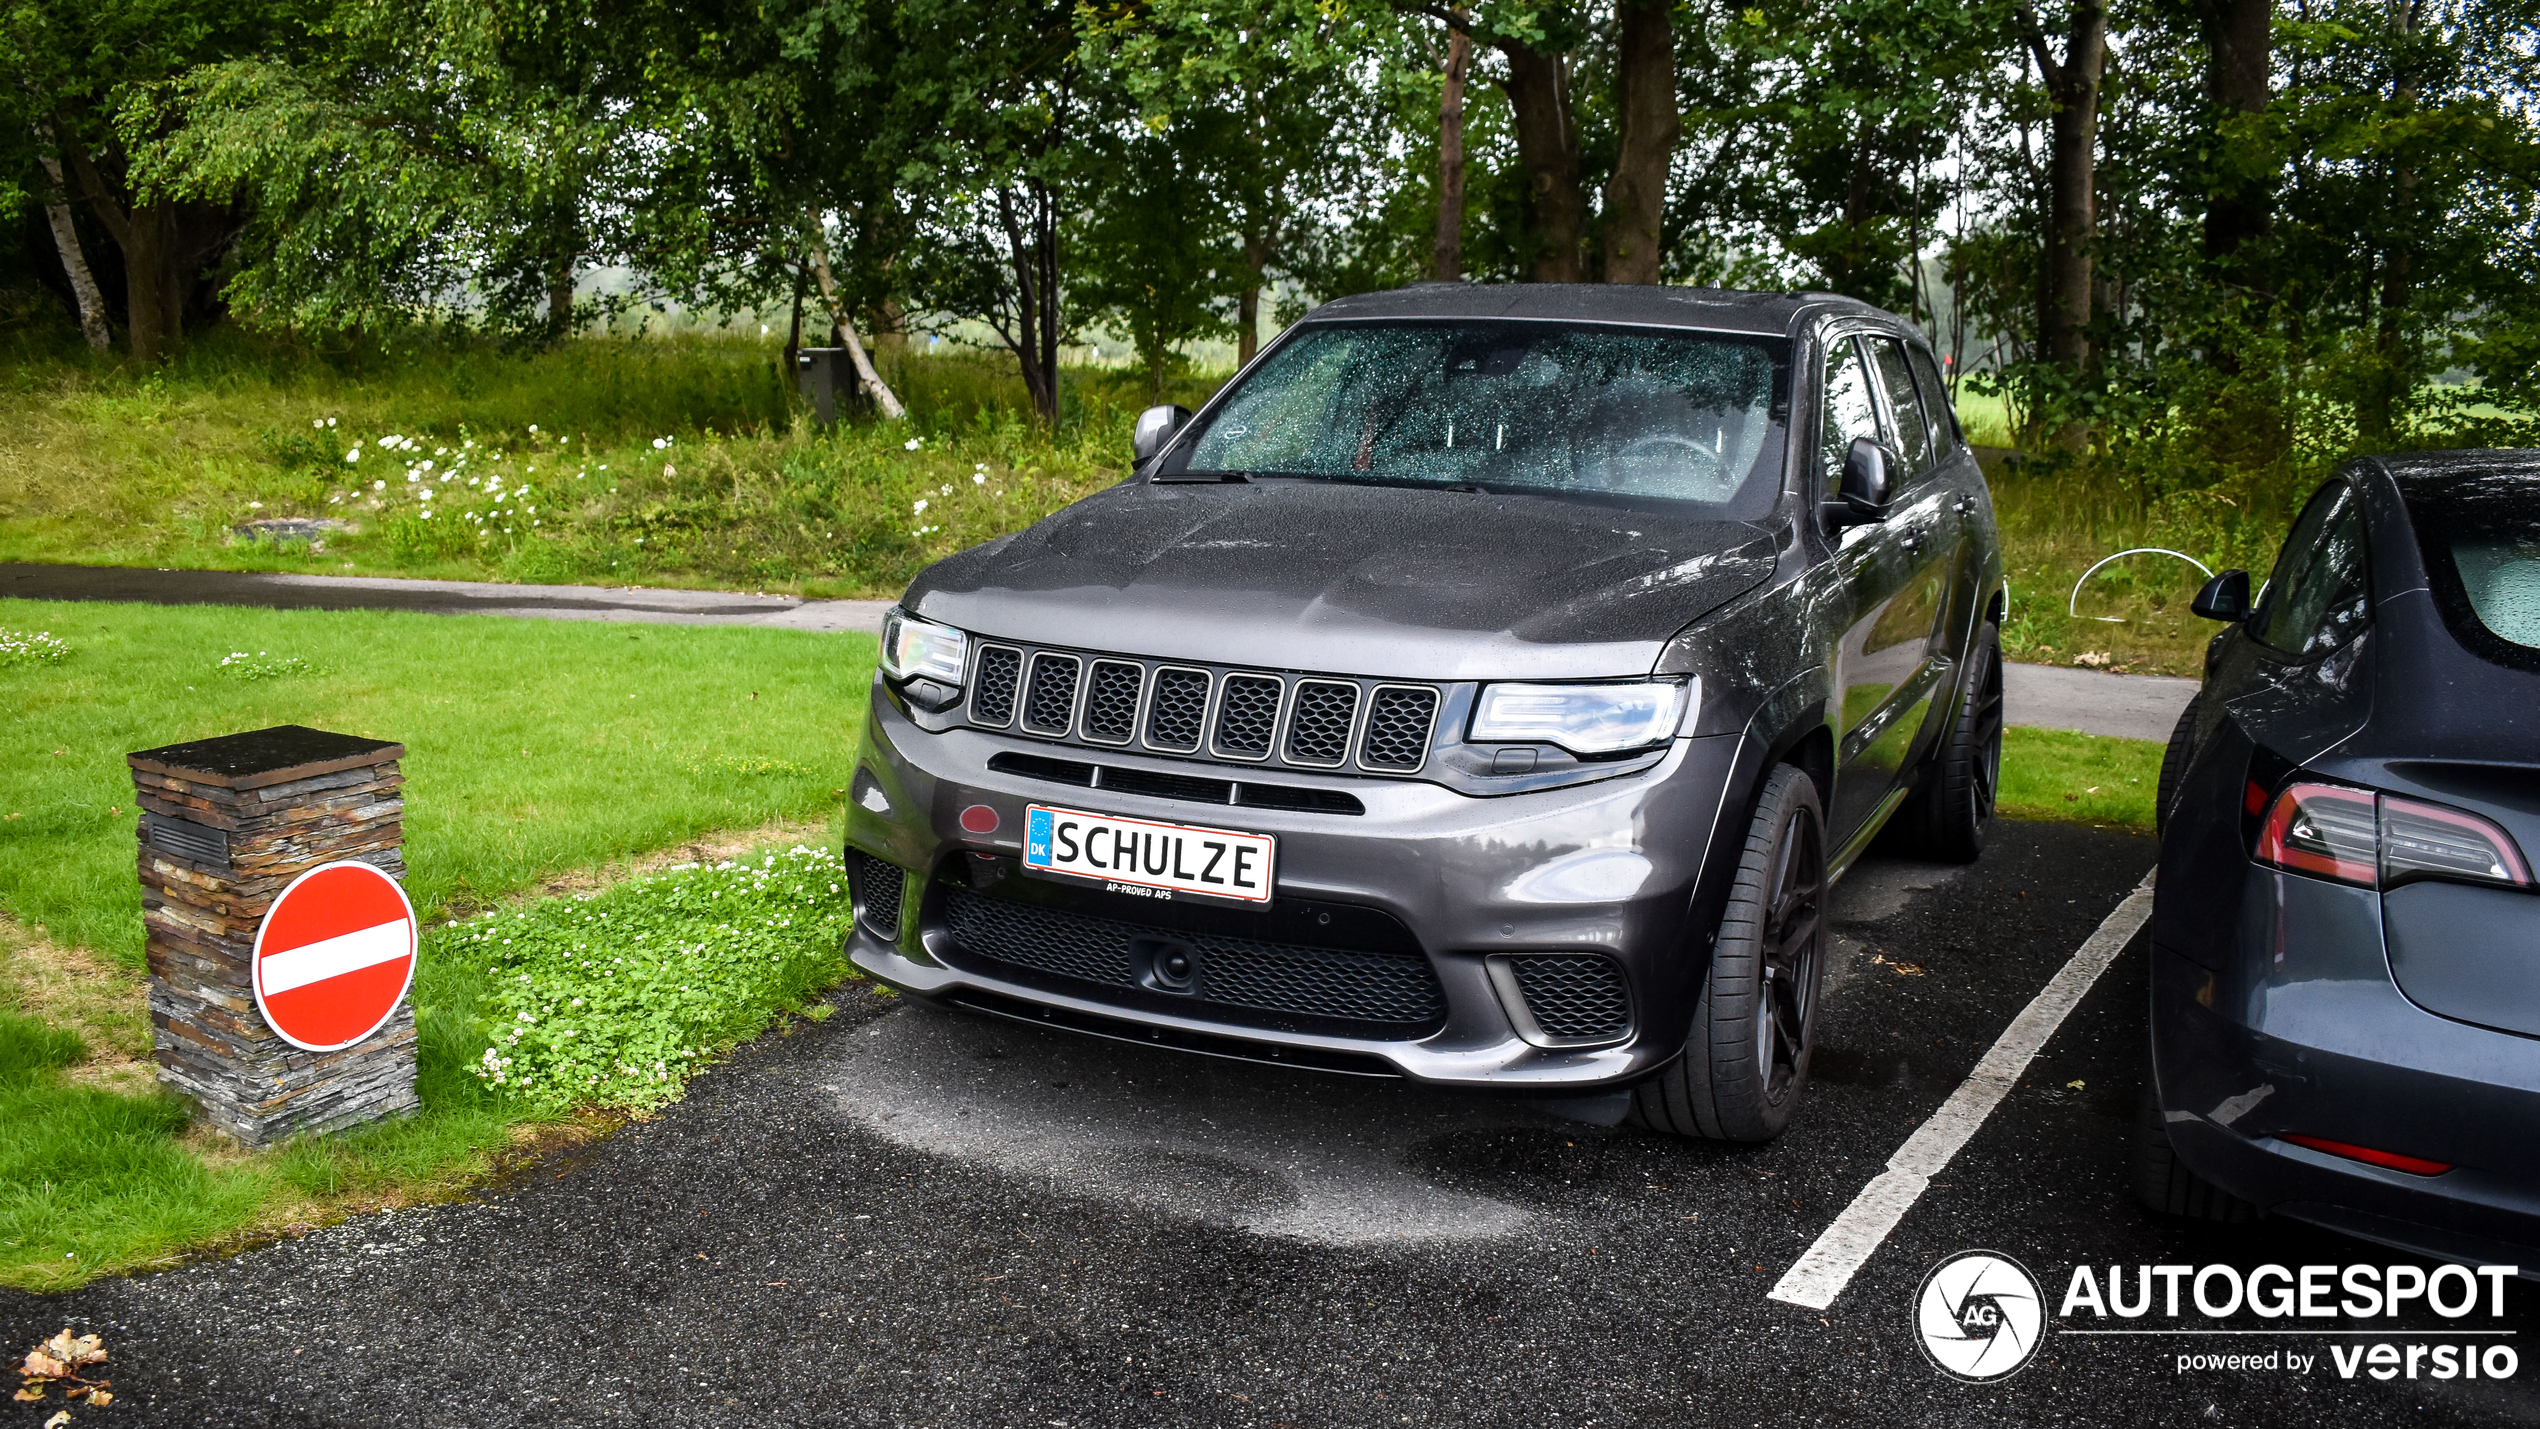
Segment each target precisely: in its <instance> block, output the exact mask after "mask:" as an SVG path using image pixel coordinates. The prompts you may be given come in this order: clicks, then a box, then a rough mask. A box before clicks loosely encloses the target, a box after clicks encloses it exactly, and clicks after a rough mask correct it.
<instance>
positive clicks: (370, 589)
mask: <svg viewBox="0 0 2540 1429" xmlns="http://www.w3.org/2000/svg"><path fill="white" fill-rule="evenodd" d="M0 596H18V597H23V598H25V599H29V600H127V601H145V602H149V603H152V604H157V605H198V604H199V605H261V606H269V607H273V608H276V609H281V610H415V611H423V612H426V613H429V614H434V615H460V614H467V615H525V616H536V617H540V618H543V619H548V620H635V621H647V622H651V623H655V624H663V625H771V626H779V627H782V628H785V629H789V630H861V631H863V632H864V633H866V634H868V635H879V634H881V632H882V612H883V611H885V610H888V609H889V608H890V605H891V603H890V602H889V601H886V600H809V601H807V600H803V599H801V598H799V597H796V596H790V595H751V594H749V593H748V592H745V591H720V590H650V589H644V588H641V587H635V586H587V585H498V584H494V583H492V582H488V581H415V580H394V579H389V578H385V577H379V576H304V575H269V574H264V573H261V572H253V571H162V570H146V569H140V568H134V567H120V566H54V565H17V564H0ZM2003 697H2004V699H2005V700H2006V701H2007V702H2008V706H2009V709H2008V716H2009V719H2010V722H2011V723H2013V724H2018V725H2034V726H2039V727H2043V728H2048V729H2077V730H2081V731H2083V732H2084V733H2087V734H2098V735H2115V736H2118V737H2120V738H2125V739H2150V740H2161V741H2166V740H2168V738H2169V737H2170V728H2171V726H2172V725H2175V724H2176V723H2177V722H2178V713H2179V711H2180V710H2183V709H2185V708H2187V702H2188V701H2189V700H2191V699H2194V698H2195V697H2196V682H2195V681H2194V680H2172V679H2163V678H2160V677H2158V676H2150V675H2105V674H2101V673H2099V672H2098V671H2096V670H2075V669H2068V668H2065V667H2062V666H2054V665H2019V664H2013V665H2008V666H2006V667H2005V668H2004V688H2003Z"/></svg>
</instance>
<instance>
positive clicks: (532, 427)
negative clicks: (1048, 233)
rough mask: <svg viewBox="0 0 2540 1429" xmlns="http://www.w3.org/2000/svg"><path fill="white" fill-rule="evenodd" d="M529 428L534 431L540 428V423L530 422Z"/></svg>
mask: <svg viewBox="0 0 2540 1429" xmlns="http://www.w3.org/2000/svg"><path fill="white" fill-rule="evenodd" d="M529 430H531V431H533V432H534V431H536V430H538V424H537V423H536V422H532V423H530V424H529Z"/></svg>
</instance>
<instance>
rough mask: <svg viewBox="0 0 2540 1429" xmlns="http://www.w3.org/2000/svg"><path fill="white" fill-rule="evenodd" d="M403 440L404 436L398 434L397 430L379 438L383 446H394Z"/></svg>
mask: <svg viewBox="0 0 2540 1429" xmlns="http://www.w3.org/2000/svg"><path fill="white" fill-rule="evenodd" d="M403 441H405V438H404V437H401V436H398V435H397V434H396V433H395V432H390V433H389V434H388V435H386V436H384V437H381V438H380V439H379V444H380V445H381V446H383V447H394V446H396V445H398V444H399V443H401V442H403Z"/></svg>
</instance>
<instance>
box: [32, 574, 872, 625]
mask: <svg viewBox="0 0 2540 1429" xmlns="http://www.w3.org/2000/svg"><path fill="white" fill-rule="evenodd" d="M0 596H16V597H19V598H22V599H26V600H124V601H141V602H146V603H149V604H153V605H261V606H266V607H270V608H272V609H276V610H413V611H421V612H424V613H426V614H430V615H526V616H536V617H539V618H542V619H546V620H633V621H643V622H646V623H649V624H655V625H770V626H776V627H779V628H782V629H787V630H861V631H863V632H865V633H866V634H868V635H878V634H880V633H881V630H882V612H883V611H885V610H888V609H890V607H891V603H890V602H889V601H887V600H804V599H802V598H801V597H799V596H790V595H752V594H750V593H749V592H747V591H727V590H651V589H646V588H643V587H640V586H589V585H500V584H496V583H494V582H491V581H414V580H394V579H389V578H386V577H380V576H303V575H275V574H268V573H265V572H261V571H163V570H147V569H142V568H137V567H128V566H51V565H24V564H0Z"/></svg>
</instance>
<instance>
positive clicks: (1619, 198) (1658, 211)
mask: <svg viewBox="0 0 2540 1429" xmlns="http://www.w3.org/2000/svg"><path fill="white" fill-rule="evenodd" d="M1621 8H1622V34H1621V36H1620V39H1621V43H1620V45H1619V46H1618V47H1617V49H1616V50H1615V54H1614V108H1615V109H1616V110H1617V111H1618V112H1619V114H1620V117H1621V120H1622V134H1621V142H1620V144H1619V145H1618V146H1617V149H1616V152H1615V155H1614V176H1613V177H1612V178H1611V179H1609V180H1607V181H1606V184H1605V281H1606V282H1609V283H1655V282H1657V281H1658V260H1659V257H1660V251H1659V224H1660V221H1661V220H1662V219H1663V218H1664V217H1665V215H1666V210H1667V170H1668V166H1669V165H1670V164H1672V163H1673V162H1674V160H1675V157H1676V138H1677V136H1678V135H1679V134H1680V133H1681V132H1682V124H1681V122H1680V121H1679V119H1678V117H1677V113H1676V42H1675V33H1674V30H1673V28H1672V27H1671V26H1670V25H1669V23H1668V14H1667V12H1668V0H1625V3H1624V4H1623V5H1622V7H1621Z"/></svg>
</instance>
